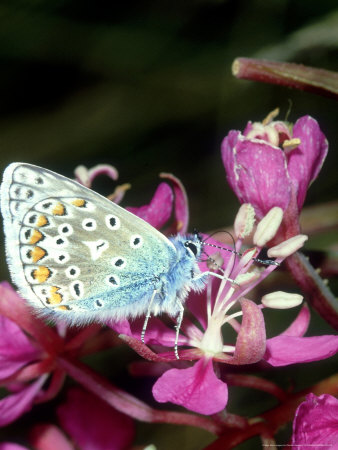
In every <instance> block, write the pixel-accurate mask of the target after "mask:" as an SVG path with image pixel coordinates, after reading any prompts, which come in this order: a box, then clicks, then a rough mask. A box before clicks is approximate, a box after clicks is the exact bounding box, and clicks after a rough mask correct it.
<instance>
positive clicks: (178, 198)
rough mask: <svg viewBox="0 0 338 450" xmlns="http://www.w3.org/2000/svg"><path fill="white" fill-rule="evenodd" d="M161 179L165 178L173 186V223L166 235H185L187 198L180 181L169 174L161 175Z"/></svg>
mask: <svg viewBox="0 0 338 450" xmlns="http://www.w3.org/2000/svg"><path fill="white" fill-rule="evenodd" d="M160 176H161V178H167V179H168V180H170V181H171V182H172V184H173V189H174V196H175V223H174V224H173V225H172V226H171V227H170V229H169V232H168V234H170V233H172V234H176V233H181V234H184V233H186V231H187V229H188V222H189V206H188V196H187V193H186V190H185V188H184V186H183V184H182V183H181V181H180V180H179V179H178V178H176V177H175V176H174V175H172V174H171V173H161V174H160Z"/></svg>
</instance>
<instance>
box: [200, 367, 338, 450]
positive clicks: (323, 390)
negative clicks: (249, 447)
mask: <svg viewBox="0 0 338 450" xmlns="http://www.w3.org/2000/svg"><path fill="white" fill-rule="evenodd" d="M310 392H312V393H313V394H315V395H317V396H319V395H321V394H330V395H333V396H336V395H338V375H333V376H331V377H329V378H327V379H325V380H323V381H320V382H319V383H317V384H315V385H314V386H312V387H310V388H308V389H305V390H303V391H301V392H298V393H296V394H293V395H290V396H289V397H288V400H286V401H285V402H284V403H283V404H281V405H279V406H277V407H276V408H274V409H271V410H270V411H267V412H265V413H263V414H262V415H261V416H259V417H256V418H254V419H250V420H249V425H248V426H247V427H246V428H245V429H240V430H239V429H237V430H235V429H233V430H227V431H226V432H225V433H224V434H223V435H222V436H220V437H219V438H218V439H217V440H216V441H214V442H213V443H212V444H210V445H209V446H208V447H206V450H229V449H232V448H234V447H236V446H237V445H239V444H241V443H242V442H245V441H246V440H248V439H250V438H252V437H253V436H262V435H263V436H273V435H275V434H276V432H277V431H278V430H279V429H280V428H281V427H283V426H284V425H285V424H287V423H288V422H290V421H291V420H292V419H293V417H294V415H295V412H296V409H297V407H298V405H299V404H300V403H302V402H303V401H304V400H305V396H306V395H307V394H309V393H310Z"/></svg>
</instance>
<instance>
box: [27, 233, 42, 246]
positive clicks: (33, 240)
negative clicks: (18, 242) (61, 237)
mask: <svg viewBox="0 0 338 450" xmlns="http://www.w3.org/2000/svg"><path fill="white" fill-rule="evenodd" d="M41 239H43V234H42V233H40V231H38V230H33V233H32V235H31V238H30V240H29V243H30V244H36V243H37V242H39V241H41Z"/></svg>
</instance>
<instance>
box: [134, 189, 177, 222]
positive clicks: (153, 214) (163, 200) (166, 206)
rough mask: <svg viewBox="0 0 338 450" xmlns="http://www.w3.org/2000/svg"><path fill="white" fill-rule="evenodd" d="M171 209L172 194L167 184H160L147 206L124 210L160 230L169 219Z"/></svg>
mask: <svg viewBox="0 0 338 450" xmlns="http://www.w3.org/2000/svg"><path fill="white" fill-rule="evenodd" d="M172 207H173V193H172V190H171V188H170V186H169V185H168V184H167V183H161V184H160V185H159V186H158V188H157V189H156V192H155V194H154V196H153V198H152V200H151V202H150V204H149V205H144V206H140V207H138V208H136V207H130V206H129V207H128V208H126V209H127V210H128V211H130V212H132V213H133V214H135V215H136V216H138V217H141V219H143V220H145V221H146V222H148V223H150V225H152V226H153V227H155V228H157V229H160V228H162V227H163V225H164V224H165V223H166V222H167V221H168V220H169V219H170V216H171V213H172Z"/></svg>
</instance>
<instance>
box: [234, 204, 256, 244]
mask: <svg viewBox="0 0 338 450" xmlns="http://www.w3.org/2000/svg"><path fill="white" fill-rule="evenodd" d="M254 224H255V210H254V208H253V206H252V205H251V204H250V203H243V205H242V206H241V207H240V208H239V211H238V213H237V216H236V219H235V224H234V230H235V235H236V236H237V237H238V238H239V239H244V238H245V237H246V236H248V235H249V234H250V233H251V231H252V229H253V226H254Z"/></svg>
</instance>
